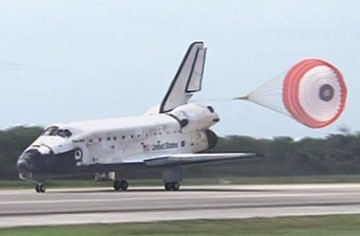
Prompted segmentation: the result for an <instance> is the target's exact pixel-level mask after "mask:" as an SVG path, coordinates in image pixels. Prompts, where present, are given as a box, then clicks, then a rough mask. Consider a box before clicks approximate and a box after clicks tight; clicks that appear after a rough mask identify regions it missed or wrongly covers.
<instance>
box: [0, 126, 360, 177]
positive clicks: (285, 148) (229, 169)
mask: <svg viewBox="0 0 360 236" xmlns="http://www.w3.org/2000/svg"><path fill="white" fill-rule="evenodd" d="M41 131H42V128H41V127H22V126H21V127H13V128H9V129H6V130H0V179H17V178H18V173H17V170H16V161H17V158H18V157H19V156H20V154H21V152H22V151H23V150H24V149H25V148H26V147H27V146H28V145H30V144H31V143H32V142H33V141H34V140H35V139H36V138H37V137H38V136H39V135H40V134H41ZM209 152H252V153H256V154H257V155H258V156H259V157H258V158H255V159H254V160H239V161H230V162H224V163H222V164H221V165H219V164H214V163H209V164H201V165H193V166H186V167H185V168H184V175H185V176H186V177H227V176H291V175H326V174H360V132H356V133H351V132H349V131H347V130H341V131H339V132H338V133H336V134H329V135H328V136H326V137H323V138H310V137H306V138H302V139H300V140H294V139H293V138H291V137H274V138H271V139H257V138H253V137H248V136H238V135H232V136H226V137H220V138H219V142H218V144H217V145H216V147H215V148H214V149H212V150H210V151H209ZM133 176H134V178H149V177H157V178H158V177H159V171H156V170H155V171H154V170H151V171H143V170H141V171H138V172H135V173H133Z"/></svg>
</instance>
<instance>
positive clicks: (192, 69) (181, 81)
mask: <svg viewBox="0 0 360 236" xmlns="http://www.w3.org/2000/svg"><path fill="white" fill-rule="evenodd" d="M205 57H206V48H205V47H204V42H194V43H192V44H191V45H190V47H189V49H188V50H187V52H186V54H185V57H184V59H183V60H182V62H181V64H180V67H179V69H178V71H177V72H176V75H175V77H174V79H173V81H172V83H171V85H170V88H169V90H168V91H167V93H166V95H165V98H164V99H163V101H162V102H161V105H160V110H159V111H160V113H165V112H169V111H171V110H173V109H174V108H176V107H177V106H180V105H184V104H186V103H187V102H188V101H189V99H190V98H191V96H192V94H193V93H195V92H198V91H200V90H201V83H202V77H203V74H204V67H205Z"/></svg>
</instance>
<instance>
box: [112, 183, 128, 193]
mask: <svg viewBox="0 0 360 236" xmlns="http://www.w3.org/2000/svg"><path fill="white" fill-rule="evenodd" d="M128 187H129V184H128V182H127V181H126V180H116V181H114V189H115V190H116V191H125V190H127V189H128Z"/></svg>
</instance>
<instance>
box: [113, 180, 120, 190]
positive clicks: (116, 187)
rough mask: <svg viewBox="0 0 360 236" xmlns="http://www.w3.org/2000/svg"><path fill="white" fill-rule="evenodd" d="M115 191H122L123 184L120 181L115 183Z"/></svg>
mask: <svg viewBox="0 0 360 236" xmlns="http://www.w3.org/2000/svg"><path fill="white" fill-rule="evenodd" d="M114 190H115V191H120V190H121V182H120V181H117V180H115V181H114Z"/></svg>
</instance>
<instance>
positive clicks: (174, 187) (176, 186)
mask: <svg viewBox="0 0 360 236" xmlns="http://www.w3.org/2000/svg"><path fill="white" fill-rule="evenodd" d="M179 189H180V183H179V182H174V183H173V190H174V191H178V190H179Z"/></svg>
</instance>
